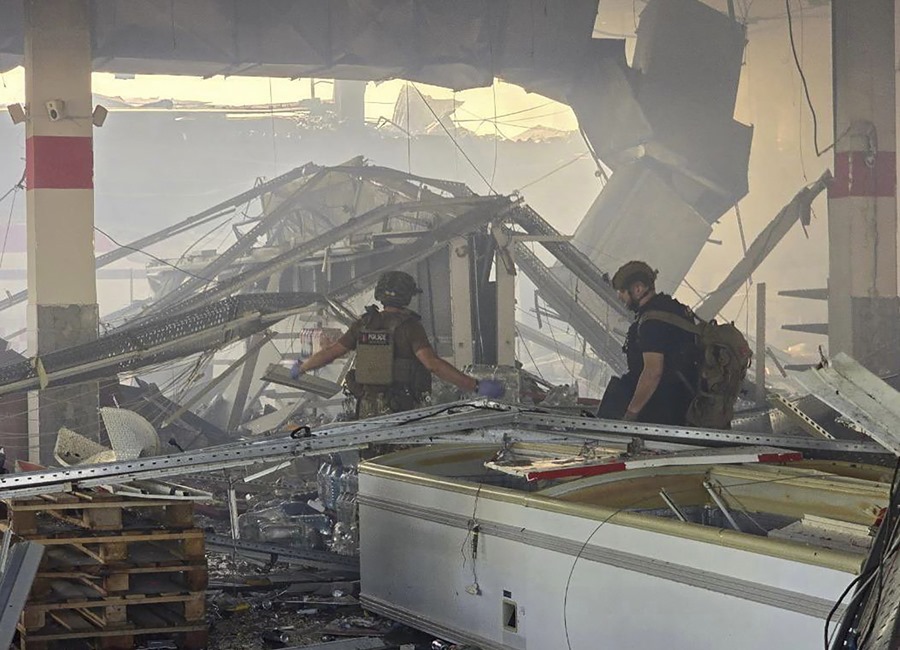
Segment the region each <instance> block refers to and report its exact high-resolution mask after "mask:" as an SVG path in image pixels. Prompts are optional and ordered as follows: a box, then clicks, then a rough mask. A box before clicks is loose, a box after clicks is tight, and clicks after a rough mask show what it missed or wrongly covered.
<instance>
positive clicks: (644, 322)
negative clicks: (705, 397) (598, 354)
mask: <svg viewBox="0 0 900 650" xmlns="http://www.w3.org/2000/svg"><path fill="white" fill-rule="evenodd" d="M656 276H657V272H656V271H655V270H653V269H652V268H650V266H649V265H648V264H647V263H646V262H640V261H631V262H628V263H627V264H624V265H623V266H622V267H621V268H620V269H619V270H618V271H616V274H615V275H614V276H613V279H612V285H613V288H614V289H616V291H618V294H619V300H621V301H622V302H623V303H624V304H625V306H626V307H628V308H629V309H630V310H632V311H633V312H635V320H634V323H632V324H631V327H629V329H628V334H627V336H626V339H625V347H624V348H623V350H624V352H625V356H626V359H627V362H628V372H627V373H626V374H625V375H624V376H622V377H613V378H612V379H611V380H610V382H609V385H608V386H607V388H606V391H605V392H604V394H603V399H602V400H601V402H600V407H599V409H598V411H597V416H598V417H601V418H608V419H624V420H636V421H640V422H650V423H654V424H668V425H673V426H683V425H684V424H685V423H686V416H687V412H688V407H689V406H690V404H691V401H692V400H693V398H694V392H695V391H694V387H695V386H696V385H697V372H698V358H697V349H698V348H697V341H696V337H695V335H694V334H692V333H690V332H687V331H685V330H684V329H681V328H679V327H677V326H675V325H673V324H671V323H669V322H665V321H663V320H660V319H659V318H654V315H658V314H659V313H660V312H665V313H667V314H674V315H676V316H678V317H680V318H684V319H688V320H690V321H691V322H693V313H692V312H691V310H690V309H689V308H688V307H687V306H686V305H683V304H682V303H680V302H678V301H677V300H675V299H674V298H672V296H669V295H667V294H664V293H657V292H656Z"/></svg>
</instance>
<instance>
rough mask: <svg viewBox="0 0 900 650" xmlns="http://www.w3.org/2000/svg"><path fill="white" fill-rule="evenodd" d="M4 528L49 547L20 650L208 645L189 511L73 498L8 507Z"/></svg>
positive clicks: (199, 548)
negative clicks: (149, 643) (168, 643)
mask: <svg viewBox="0 0 900 650" xmlns="http://www.w3.org/2000/svg"><path fill="white" fill-rule="evenodd" d="M5 505H6V508H7V512H8V520H7V522H6V524H5V525H6V526H8V527H9V528H11V530H12V531H13V533H14V534H15V535H16V536H18V537H20V538H24V539H27V540H33V541H36V542H39V543H41V544H43V545H44V546H45V547H46V550H45V552H44V559H43V561H42V563H41V566H40V569H39V571H38V574H37V577H36V579H35V581H34V585H33V586H32V589H31V594H30V596H29V598H28V603H27V604H26V606H25V610H24V612H23V613H22V616H21V618H20V620H19V626H18V630H19V632H18V634H17V642H16V643H17V646H15V647H18V649H19V650H53V649H54V648H65V649H66V650H70V649H72V648H79V647H84V648H103V649H107V650H118V649H120V648H122V649H125V648H134V647H135V646H139V645H141V644H142V643H144V642H146V641H150V640H153V639H174V640H175V641H176V642H177V643H178V646H179V647H181V648H185V649H188V650H193V649H199V648H203V647H205V645H206V639H207V625H206V602H205V593H206V592H205V589H206V585H207V580H208V577H207V568H206V554H205V548H204V538H203V531H202V530H200V529H198V528H196V527H195V526H194V512H193V504H192V503H190V502H187V501H182V500H175V499H172V500H160V499H141V498H133V497H124V496H117V495H113V494H109V493H106V492H102V491H99V490H98V491H80V492H76V493H73V494H69V493H67V494H57V495H49V496H46V495H45V496H43V497H40V498H34V499H26V500H10V501H7V502H5Z"/></svg>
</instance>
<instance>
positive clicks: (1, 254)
mask: <svg viewBox="0 0 900 650" xmlns="http://www.w3.org/2000/svg"><path fill="white" fill-rule="evenodd" d="M24 186H25V172H24V171H23V172H22V178H20V179H19V182H18V183H16V184H15V185H13V186H12V187H11V188H10V189H9V190H8V191H7V192H6V193H5V194H4V195H3V196H0V201H3V199H5V198H6V197H7V196H9V195H10V193H12V200H11V201H10V204H9V216H8V217H7V218H6V233H5V234H4V235H3V249H2V250H0V267H2V266H3V258H4V257H5V256H6V244H7V243H8V242H9V230H10V227H11V226H12V218H13V211H14V210H15V207H16V197H17V196H18V195H19V190H20V189H22V188H23V187H24Z"/></svg>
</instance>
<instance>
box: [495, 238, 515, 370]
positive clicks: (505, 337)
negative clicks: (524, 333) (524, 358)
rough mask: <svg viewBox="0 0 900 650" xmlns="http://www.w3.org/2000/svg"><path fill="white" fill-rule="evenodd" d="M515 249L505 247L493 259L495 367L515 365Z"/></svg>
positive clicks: (509, 246)
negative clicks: (495, 327) (495, 316)
mask: <svg viewBox="0 0 900 650" xmlns="http://www.w3.org/2000/svg"><path fill="white" fill-rule="evenodd" d="M515 250H516V249H515V247H514V246H512V245H511V244H510V245H507V246H506V247H505V248H503V249H502V250H498V251H497V253H496V256H495V258H494V279H495V280H496V283H497V365H498V366H513V365H515V363H516V267H515V257H514V255H515Z"/></svg>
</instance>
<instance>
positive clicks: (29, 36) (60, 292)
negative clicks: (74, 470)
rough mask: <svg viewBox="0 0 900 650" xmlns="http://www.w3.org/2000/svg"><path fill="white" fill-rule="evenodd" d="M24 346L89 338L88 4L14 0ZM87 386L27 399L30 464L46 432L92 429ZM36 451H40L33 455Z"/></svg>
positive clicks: (47, 348)
mask: <svg viewBox="0 0 900 650" xmlns="http://www.w3.org/2000/svg"><path fill="white" fill-rule="evenodd" d="M24 4H25V97H26V101H27V104H28V113H29V120H28V123H27V130H26V141H25V144H26V154H25V155H26V181H27V190H28V191H27V195H26V196H27V214H28V348H29V354H30V355H31V356H36V357H40V356H42V355H46V354H47V353H49V352H53V351H55V350H59V349H61V348H65V347H70V346H72V345H77V344H79V343H85V342H88V341H91V340H94V339H96V338H97V325H98V313H97V287H96V278H95V271H94V235H93V225H94V191H93V187H94V182H93V170H94V163H93V137H92V136H93V134H92V129H93V125H92V122H91V109H92V99H91V32H90V10H89V2H88V0H24ZM97 406H98V397H97V383H96V382H88V383H84V384H78V385H74V386H66V387H59V388H51V389H48V390H43V391H39V392H37V391H36V392H34V393H32V394H31V395H29V407H30V416H29V448H30V457H31V458H32V459H33V460H36V461H44V462H46V461H47V460H49V458H50V457H51V455H52V450H53V445H54V443H55V438H56V433H57V432H58V431H59V428H60V427H61V426H64V425H65V426H68V427H70V428H72V429H75V430H77V431H79V432H80V433H83V434H86V435H89V436H90V435H91V434H92V433H95V432H96V431H98V422H99V417H98V411H97ZM38 443H39V444H40V453H38Z"/></svg>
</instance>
